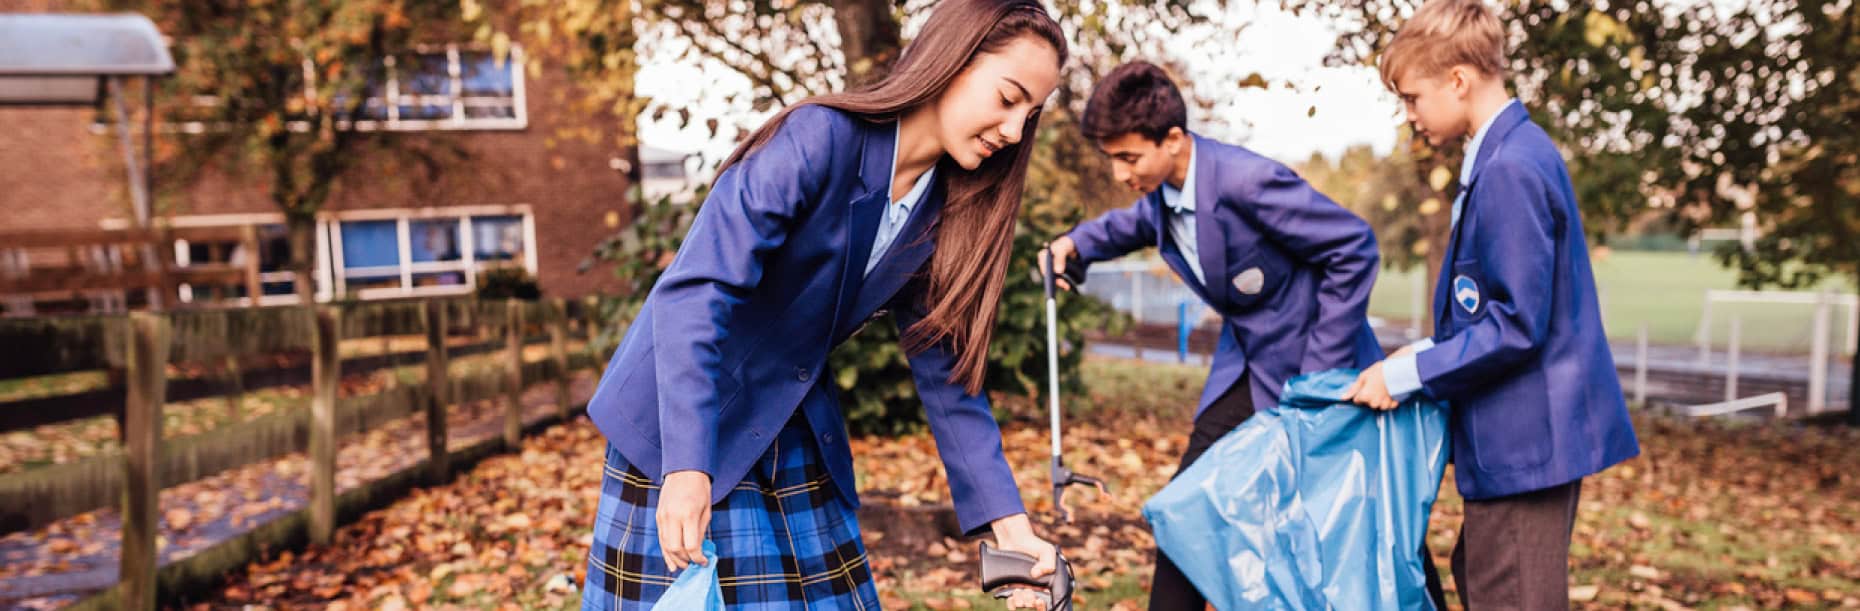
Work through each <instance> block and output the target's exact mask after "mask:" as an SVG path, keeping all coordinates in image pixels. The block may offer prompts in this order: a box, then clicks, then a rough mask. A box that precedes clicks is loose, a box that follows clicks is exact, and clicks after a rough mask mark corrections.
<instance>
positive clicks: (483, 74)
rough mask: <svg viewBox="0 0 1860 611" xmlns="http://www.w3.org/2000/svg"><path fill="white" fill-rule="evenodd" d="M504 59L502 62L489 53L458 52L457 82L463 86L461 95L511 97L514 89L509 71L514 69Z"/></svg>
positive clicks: (514, 92)
mask: <svg viewBox="0 0 1860 611" xmlns="http://www.w3.org/2000/svg"><path fill="white" fill-rule="evenodd" d="M510 59H511V58H510V57H505V58H504V59H503V60H502V61H499V60H498V59H497V56H496V55H494V54H492V53H491V52H489V51H460V52H459V81H460V83H461V84H462V85H463V86H464V88H465V90H464V91H463V92H462V93H463V95H468V96H473V95H481V96H512V95H515V94H516V87H515V86H514V85H512V82H513V81H514V78H513V77H512V76H511V71H512V70H514V69H515V68H516V66H515V64H514V63H513V62H511V61H510Z"/></svg>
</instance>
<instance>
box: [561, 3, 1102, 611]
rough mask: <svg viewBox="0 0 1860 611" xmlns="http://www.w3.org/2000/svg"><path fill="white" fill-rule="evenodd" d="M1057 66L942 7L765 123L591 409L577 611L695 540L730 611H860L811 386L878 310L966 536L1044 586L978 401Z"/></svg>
mask: <svg viewBox="0 0 1860 611" xmlns="http://www.w3.org/2000/svg"><path fill="white" fill-rule="evenodd" d="M1065 56H1066V44H1065V40H1064V35H1063V34H1062V33H1061V31H1060V29H1059V26H1058V25H1057V24H1056V23H1055V22H1054V21H1053V19H1052V17H1051V16H1049V15H1048V14H1047V13H1046V11H1045V10H1044V9H1043V8H1042V7H1041V5H1040V4H1039V3H1038V2H1036V1H1033V0H946V1H945V2H943V3H942V4H939V5H938V6H937V8H936V9H935V11H934V13H933V14H932V15H931V17H930V19H929V21H928V22H927V23H926V24H925V25H924V28H923V31H922V32H921V33H920V34H919V35H918V37H917V38H916V40H914V41H912V42H911V44H910V45H909V46H908V47H907V48H906V49H905V50H904V53H903V55H902V57H901V58H900V59H899V60H898V62H897V64H896V65H895V66H893V68H892V71H891V73H890V74H889V75H888V76H886V77H885V78H884V79H882V80H880V81H878V82H876V83H873V84H871V85H869V86H867V87H864V88H861V89H859V90H855V91H850V92H845V93H837V94H831V95H823V96H817V97H814V98H810V99H807V100H804V101H802V102H800V103H798V104H796V105H794V106H792V107H790V108H788V109H786V110H784V111H782V112H781V113H779V114H777V115H775V116H774V117H773V118H771V119H770V120H769V121H768V122H767V123H766V124H764V125H763V126H762V127H761V128H760V129H758V130H757V131H756V132H755V133H754V134H753V135H751V137H750V138H749V139H748V140H747V141H745V142H744V143H743V144H742V146H741V147H740V148H738V149H737V150H736V152H735V154H733V155H731V156H730V158H729V159H728V160H727V161H725V162H724V166H723V170H722V172H721V173H720V174H719V176H718V178H717V180H716V183H715V184H714V185H713V188H712V189H711V192H710V195H709V196H708V198H707V199H706V200H705V203H704V205H703V207H702V208H700V209H699V211H698V215H697V218H696V220H695V221H694V222H693V223H692V226H691V231H690V234H689V235H687V236H686V238H685V242H684V245H683V246H682V247H681V248H680V249H679V252H678V255H677V257H676V258H675V259H674V260H673V261H672V264H671V266H670V267H669V268H668V269H667V270H666V272H665V275H664V276H663V277H662V278H661V279H660V280H659V282H658V284H657V285H656V286H654V287H653V289H652V292H651V293H650V294H649V295H648V297H647V299H646V303H645V306H644V307H643V309H642V310H641V312H640V315H639V316H638V318H637V319H636V320H635V322H634V323H633V325H632V327H631V328H630V329H629V330H628V332H627V335H626V338H625V339H624V340H622V341H621V344H620V347H619V349H618V351H616V353H615V354H614V357H613V360H612V361H611V362H610V363H609V365H608V367H607V371H606V373H605V374H604V375H603V376H602V377H601V385H600V388H599V389H598V390H597V391H596V393H595V396H594V398H593V400H592V401H590V402H589V405H588V412H589V415H590V416H591V417H592V418H593V420H594V422H595V424H596V425H597V426H598V427H599V428H600V430H601V432H602V433H603V434H605V435H606V437H607V439H608V451H607V457H606V465H605V467H604V469H605V476H604V478H603V481H602V485H601V501H600V505H599V509H598V511H597V517H596V523H595V526H594V545H593V549H592V550H591V552H590V554H589V557H588V576H587V582H586V587H585V588H584V597H583V607H584V608H602V609H605V608H620V609H636V608H649V607H651V606H652V604H653V603H654V602H655V601H656V600H657V599H658V597H659V596H660V594H661V593H662V592H664V590H665V588H666V586H668V585H669V584H670V583H671V582H672V580H673V578H674V575H675V574H676V572H677V571H679V570H682V569H683V568H685V567H686V566H688V565H690V564H692V563H707V562H709V560H708V559H707V558H706V557H705V555H704V554H703V552H702V551H701V550H702V546H703V544H704V543H705V542H706V541H708V542H711V543H713V544H714V548H715V562H716V563H717V564H716V568H717V570H718V576H719V582H720V583H721V585H722V590H723V596H724V599H725V601H726V602H727V603H729V605H730V607H731V608H732V609H735V608H739V607H741V608H747V609H837V608H846V609H876V608H878V596H877V593H876V591H875V589H874V587H873V583H872V575H871V571H870V570H869V568H868V566H867V563H866V558H865V548H864V545H863V543H862V542H861V540H860V534H859V524H858V520H857V518H856V517H855V509H856V508H857V506H858V495H857V490H856V489H855V488H854V477H853V470H852V456H851V451H850V449H849V447H848V446H847V441H846V425H845V422H844V420H843V418H842V415H841V410H840V407H839V401H838V392H837V390H836V389H835V387H834V383H833V381H832V378H833V376H832V375H829V372H824V371H823V369H824V368H825V366H826V359H827V354H828V352H829V351H830V350H831V349H832V347H833V346H835V345H837V344H839V343H840V342H842V341H844V340H845V339H846V338H848V337H850V336H851V335H852V334H853V333H855V332H856V331H857V330H858V329H859V328H860V326H861V325H862V324H863V323H864V322H865V321H867V320H869V319H870V318H873V317H876V316H878V315H881V314H883V313H884V312H886V311H891V312H895V313H896V320H897V324H898V327H899V329H900V330H901V332H902V333H901V336H902V337H903V338H904V339H903V344H904V348H905V353H906V354H907V356H908V357H909V361H910V365H911V369H912V372H913V375H914V377H915V379H916V383H917V389H918V394H919V395H920V396H921V397H922V398H923V401H924V406H925V409H926V411H927V413H928V416H929V418H928V419H929V421H930V428H931V432H932V434H933V435H934V436H935V438H936V442H937V450H938V453H939V454H940V455H941V457H942V460H943V464H944V467H945V470H946V471H947V473H948V476H949V485H950V496H951V497H952V499H953V500H954V503H955V508H956V516H957V519H958V521H959V522H960V523H961V525H962V528H963V529H964V530H965V531H970V532H980V531H983V530H984V529H988V530H992V531H993V534H994V536H995V538H996V540H997V541H998V542H999V544H1000V547H1001V548H1003V549H1007V550H1012V551H1018V552H1022V553H1026V554H1029V555H1033V556H1035V557H1037V558H1039V559H1040V563H1039V567H1038V568H1036V570H1035V572H1036V573H1037V574H1044V573H1046V572H1050V571H1051V568H1052V565H1053V563H1054V551H1055V550H1054V549H1053V546H1052V545H1051V544H1050V543H1048V542H1046V541H1044V540H1042V539H1041V538H1039V537H1038V536H1036V535H1035V534H1034V532H1033V528H1032V525H1031V523H1030V521H1029V520H1028V519H1027V516H1026V511H1025V509H1024V508H1023V507H1022V505H1021V502H1020V493H1019V490H1018V489H1017V488H1016V486H1015V483H1014V476H1013V473H1012V471H1011V470H1010V469H1009V468H1008V464H1007V461H1006V459H1005V458H1004V457H1003V456H1002V450H1001V433H1000V431H999V429H997V428H996V425H995V421H994V418H993V416H992V411H991V409H990V407H989V404H988V399H987V396H986V394H984V393H983V392H982V386H981V385H982V378H983V373H984V369H985V367H986V366H987V363H986V358H987V354H988V342H989V339H990V336H991V334H992V332H993V329H994V319H995V312H996V309H997V306H998V305H999V302H1000V300H1001V293H1002V284H1003V281H1004V280H1005V276H1006V273H1007V268H1008V261H1009V257H1010V248H1011V243H1012V238H1013V232H1014V220H1015V217H1016V216H1017V214H1018V212H1019V209H1020V199H1021V190H1022V187H1023V185H1024V183H1025V179H1026V174H1027V162H1028V159H1029V157H1030V156H1031V149H1032V142H1031V141H1032V140H1033V136H1034V133H1035V130H1036V128H1037V127H1038V125H1039V115H1040V108H1041V106H1042V105H1043V104H1044V103H1045V101H1046V98H1047V97H1048V96H1049V95H1050V94H1051V93H1052V91H1053V89H1054V88H1055V87H1056V86H1057V84H1058V80H1059V69H1060V66H1061V65H1062V64H1063V63H1064V62H1065ZM1018 602H1026V599H1021V600H1020V601H1018Z"/></svg>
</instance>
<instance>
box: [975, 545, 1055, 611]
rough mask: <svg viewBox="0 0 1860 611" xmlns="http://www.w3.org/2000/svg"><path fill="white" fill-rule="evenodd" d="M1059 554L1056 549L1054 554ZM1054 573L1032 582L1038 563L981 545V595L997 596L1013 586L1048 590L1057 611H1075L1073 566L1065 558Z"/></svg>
mask: <svg viewBox="0 0 1860 611" xmlns="http://www.w3.org/2000/svg"><path fill="white" fill-rule="evenodd" d="M1054 552H1055V553H1057V552H1058V550H1057V549H1055V550H1054ZM1057 561H1058V562H1057V565H1056V566H1055V567H1054V570H1053V573H1052V574H1051V575H1047V576H1046V577H1043V578H1039V579H1035V578H1033V565H1034V563H1036V562H1038V559H1036V558H1034V557H1033V556H1029V555H1026V554H1022V553H1020V552H1011V551H1008V550H1004V549H995V548H994V547H992V546H990V545H988V542H986V541H983V542H982V591H984V592H994V591H995V590H999V589H1002V588H1006V587H1012V586H1031V587H1036V588H1046V591H1047V593H1048V594H1050V595H1051V597H1052V602H1053V606H1052V609H1053V610H1054V611H1061V610H1067V609H1071V608H1072V565H1071V564H1070V563H1067V562H1066V557H1065V556H1064V555H1059V556H1058V557H1057Z"/></svg>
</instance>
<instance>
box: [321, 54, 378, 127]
mask: <svg viewBox="0 0 1860 611" xmlns="http://www.w3.org/2000/svg"><path fill="white" fill-rule="evenodd" d="M387 81H388V79H387V64H385V63H382V62H375V63H374V64H373V65H371V66H369V67H368V73H367V74H366V75H363V81H362V87H361V92H360V93H361V97H362V106H361V109H360V111H359V112H357V113H356V115H357V116H356V117H355V118H357V119H361V120H375V121H385V120H387V118H388V111H387V109H388V107H387ZM330 105H331V107H332V108H333V109H334V111H335V113H336V116H338V117H348V116H349V113H350V111H351V110H354V106H355V98H354V97H352V96H351V95H350V93H349V92H347V91H339V92H337V93H336V94H335V95H334V96H331V97H330Z"/></svg>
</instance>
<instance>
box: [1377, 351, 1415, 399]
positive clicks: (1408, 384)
mask: <svg viewBox="0 0 1860 611" xmlns="http://www.w3.org/2000/svg"><path fill="white" fill-rule="evenodd" d="M1422 341H1426V340H1422ZM1421 350H1425V348H1416V349H1415V352H1420V351H1421ZM1382 384H1383V385H1384V386H1386V387H1388V391H1389V396H1390V397H1394V398H1395V400H1397V401H1406V400H1408V395H1411V394H1414V391H1417V390H1421V372H1420V371H1419V370H1418V369H1416V368H1415V362H1414V353H1409V354H1404V355H1401V356H1397V357H1392V358H1390V359H1388V360H1386V361H1382Z"/></svg>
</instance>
